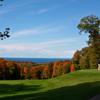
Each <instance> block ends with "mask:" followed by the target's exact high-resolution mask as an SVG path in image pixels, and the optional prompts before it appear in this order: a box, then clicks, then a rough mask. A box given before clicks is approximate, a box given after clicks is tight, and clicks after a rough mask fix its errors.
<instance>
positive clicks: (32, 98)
mask: <svg viewBox="0 0 100 100" xmlns="http://www.w3.org/2000/svg"><path fill="white" fill-rule="evenodd" d="M98 93H100V72H99V71H97V70H80V71H76V72H74V73H69V74H65V75H62V76H59V77H56V78H52V79H46V80H9V81H0V100H88V98H90V97H91V96H94V95H96V94H98Z"/></svg>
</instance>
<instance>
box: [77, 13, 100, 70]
mask: <svg viewBox="0 0 100 100" xmlns="http://www.w3.org/2000/svg"><path fill="white" fill-rule="evenodd" d="M77 27H78V29H79V30H80V33H82V32H84V33H88V36H89V40H88V45H89V54H87V53H85V55H84V57H83V58H84V59H83V60H86V59H87V57H88V60H89V62H90V67H91V68H96V67H97V66H96V62H97V60H98V59H99V58H100V19H99V18H98V17H97V16H94V15H90V16H86V17H83V18H82V19H81V20H80V23H79V24H78V26H77ZM86 55H87V57H86ZM81 62H85V61H81Z"/></svg>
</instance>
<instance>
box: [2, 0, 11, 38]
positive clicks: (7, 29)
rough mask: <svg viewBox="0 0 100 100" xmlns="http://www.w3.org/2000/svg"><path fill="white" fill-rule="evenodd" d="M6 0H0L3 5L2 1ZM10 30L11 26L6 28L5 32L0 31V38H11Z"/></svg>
mask: <svg viewBox="0 0 100 100" xmlns="http://www.w3.org/2000/svg"><path fill="white" fill-rule="evenodd" d="M3 1H4V0H0V6H2V5H3V4H2V2H3ZM9 31H10V28H5V31H4V32H0V39H1V40H3V39H6V38H9V37H10V35H9Z"/></svg>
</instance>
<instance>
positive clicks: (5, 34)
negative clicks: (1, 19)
mask: <svg viewBox="0 0 100 100" xmlns="http://www.w3.org/2000/svg"><path fill="white" fill-rule="evenodd" d="M9 31H10V28H6V29H5V31H4V32H0V39H1V40H3V39H6V38H9V37H10V35H9Z"/></svg>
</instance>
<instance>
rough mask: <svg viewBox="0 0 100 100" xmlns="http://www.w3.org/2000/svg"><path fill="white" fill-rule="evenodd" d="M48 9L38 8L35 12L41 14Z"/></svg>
mask: <svg viewBox="0 0 100 100" xmlns="http://www.w3.org/2000/svg"><path fill="white" fill-rule="evenodd" d="M48 11H49V10H48V9H46V8H45V9H40V10H38V11H37V14H43V13H46V12H48Z"/></svg>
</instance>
